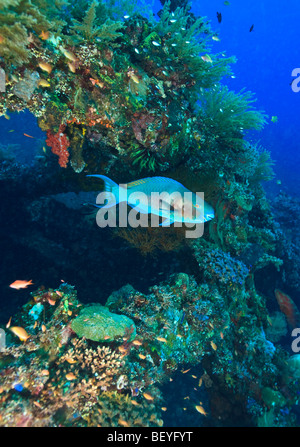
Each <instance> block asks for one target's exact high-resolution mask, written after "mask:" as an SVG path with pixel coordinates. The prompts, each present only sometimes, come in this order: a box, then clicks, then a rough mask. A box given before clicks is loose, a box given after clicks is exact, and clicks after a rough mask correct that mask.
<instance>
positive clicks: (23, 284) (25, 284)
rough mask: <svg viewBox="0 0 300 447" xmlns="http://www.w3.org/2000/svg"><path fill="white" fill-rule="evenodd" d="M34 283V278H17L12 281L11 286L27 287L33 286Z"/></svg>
mask: <svg viewBox="0 0 300 447" xmlns="http://www.w3.org/2000/svg"><path fill="white" fill-rule="evenodd" d="M32 284H33V282H32V279H31V280H30V281H23V280H21V279H17V281H15V282H13V283H11V284H10V285H9V287H11V288H12V289H17V290H19V289H26V287H28V286H31V285H32Z"/></svg>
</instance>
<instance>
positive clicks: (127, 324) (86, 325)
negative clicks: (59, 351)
mask: <svg viewBox="0 0 300 447" xmlns="http://www.w3.org/2000/svg"><path fill="white" fill-rule="evenodd" d="M71 327H72V329H73V331H74V332H75V333H76V334H77V335H78V337H80V338H81V337H84V338H86V339H88V340H93V341H105V340H115V339H117V338H119V339H122V338H123V337H125V336H126V334H127V335H129V339H131V338H135V325H134V322H133V321H132V320H130V319H129V318H127V317H125V316H124V315H117V314H113V313H111V312H109V310H108V309H107V308H106V307H104V306H99V305H97V304H95V305H93V306H90V307H85V308H84V309H83V310H82V311H81V312H80V313H79V315H78V317H76V318H75V320H73V322H72V325H71Z"/></svg>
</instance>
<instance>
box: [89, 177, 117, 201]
mask: <svg viewBox="0 0 300 447" xmlns="http://www.w3.org/2000/svg"><path fill="white" fill-rule="evenodd" d="M87 177H96V178H100V179H101V180H103V181H104V196H105V199H106V200H107V203H106V204H105V205H103V206H101V205H100V206H99V205H95V206H96V207H97V208H111V207H112V206H115V205H117V204H118V203H119V201H120V200H119V185H118V184H117V183H116V182H114V181H113V180H111V179H110V178H109V177H106V175H98V174H93V175H87Z"/></svg>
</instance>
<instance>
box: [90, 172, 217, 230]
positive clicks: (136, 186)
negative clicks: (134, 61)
mask: <svg viewBox="0 0 300 447" xmlns="http://www.w3.org/2000/svg"><path fill="white" fill-rule="evenodd" d="M87 177H97V178H100V179H102V180H103V181H104V184H105V188H104V189H105V192H104V193H103V194H104V198H105V199H106V200H107V203H106V204H105V205H100V206H98V208H110V207H112V206H114V205H116V204H118V203H120V202H127V204H128V205H130V206H132V207H134V208H135V210H137V211H139V212H140V213H143V214H155V215H157V216H161V217H164V218H165V220H164V221H163V222H162V224H161V225H162V226H169V225H171V224H172V223H174V222H182V223H191V224H197V223H204V222H207V221H208V220H211V219H213V218H214V210H213V208H212V207H211V206H210V205H209V204H208V203H206V202H205V201H204V200H202V199H201V198H200V197H199V196H198V195H197V194H195V193H193V192H191V191H190V190H188V189H187V188H186V187H185V186H183V185H182V184H181V183H179V182H177V181H176V180H173V179H171V178H167V177H147V178H143V179H140V180H136V181H133V182H131V183H127V184H122V186H119V185H118V184H117V183H115V182H114V181H113V180H111V179H110V178H108V177H106V176H105V175H96V174H95V175H88V176H87ZM155 193H156V194H157V195H159V200H153V197H155Z"/></svg>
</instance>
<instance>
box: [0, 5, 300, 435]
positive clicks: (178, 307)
mask: <svg viewBox="0 0 300 447" xmlns="http://www.w3.org/2000/svg"><path fill="white" fill-rule="evenodd" d="M162 3H163V8H162V10H161V11H160V12H159V18H157V17H154V16H153V14H152V13H151V10H150V9H149V8H148V9H147V7H146V6H138V4H137V2H128V1H125V0H122V1H114V0H112V1H110V2H104V1H96V0H93V1H91V0H81V1H79V2H75V3H74V4H73V5H71V4H69V3H68V2H67V3H65V2H60V1H59V2H54V3H53V4H52V5H48V3H47V5H46V4H45V2H44V1H43V0H31V1H29V0H12V1H10V2H9V1H6V0H2V1H1V0H0V7H1V8H0V9H1V11H0V68H2V69H4V70H5V73H6V92H5V94H3V95H2V96H1V98H0V115H5V114H6V112H7V111H11V112H19V111H23V110H29V111H30V112H31V113H32V114H33V115H34V116H35V117H36V118H37V119H38V124H39V126H40V128H41V129H42V130H43V131H44V132H46V135H47V138H46V143H47V145H48V146H49V147H50V148H51V152H52V153H53V154H54V155H55V156H56V157H58V164H59V166H60V167H63V168H65V169H61V170H60V169H59V168H58V167H57V166H56V164H57V158H55V157H54V156H52V154H51V153H50V150H49V151H48V152H49V153H48V152H47V150H46V149H45V150H43V153H44V154H45V155H41V156H40V159H39V162H38V161H36V162H35V163H33V166H30V167H24V166H22V164H21V163H19V161H18V160H16V155H15V152H16V153H17V150H16V151H14V153H13V154H11V155H9V154H8V148H6V147H4V146H1V148H0V149H1V154H0V155H1V160H0V161H1V164H0V182H1V194H2V197H3V198H5V196H6V195H8V196H9V194H10V196H9V197H13V199H14V201H16V204H15V205H14V208H12V207H11V208H9V201H8V200H7V201H6V202H5V204H6V205H7V206H6V209H5V212H6V216H8V217H9V218H7V222H6V223H5V225H4V227H3V229H2V230H1V238H2V239H3V241H5V243H6V244H7V252H8V253H10V252H11V246H13V247H18V248H19V247H22V248H23V247H24V248H26V250H25V251H26V255H25V256H26V259H27V258H28V259H33V258H34V259H35V262H36V264H38V267H37V268H36V270H35V274H36V276H38V277H39V278H40V281H41V282H40V284H42V283H43V282H44V283H45V284H49V277H50V276H51V277H52V278H55V281H57V278H61V277H65V276H64V275H65V274H67V276H69V277H72V278H74V282H75V281H76V288H77V287H78V290H80V291H81V293H82V290H84V293H82V295H80V296H83V297H84V299H86V300H87V301H90V303H89V304H88V303H85V304H83V303H81V302H79V300H78V297H77V293H76V291H75V287H72V286H70V285H69V284H67V283H66V282H65V281H64V280H62V284H61V285H60V287H59V288H55V287H53V288H49V286H48V285H47V287H44V286H41V287H39V288H38V289H37V290H36V291H34V292H32V293H31V295H29V293H28V295H29V296H28V297H27V298H28V303H27V304H25V305H23V306H22V309H21V311H20V312H18V313H16V314H14V315H13V317H12V326H11V327H10V328H9V325H10V322H9V324H7V326H8V327H4V325H3V329H5V330H6V329H7V347H6V348H5V349H4V350H3V351H1V352H0V402H1V418H0V425H1V426H79V427H81V426H84V427H86V426H109V427H132V426H150V427H159V426H162V425H163V424H164V423H165V421H170V419H171V418H172V422H173V424H174V425H175V426H176V424H177V426H179V425H180V424H181V422H182V420H184V421H185V422H186V424H194V425H195V426H198V425H204V424H205V423H207V424H210V425H221V424H223V425H230V424H231V423H234V424H236V423H237V421H238V423H239V424H240V425H242V424H245V425H256V426H270V425H286V426H288V425H295V415H294V414H293V411H292V409H293V406H294V405H295V404H297V403H298V394H299V391H300V390H299V383H298V382H299V374H298V363H299V359H298V357H297V358H296V356H293V357H289V354H288V352H287V351H285V350H284V348H283V347H282V346H281V345H280V344H279V341H280V337H281V336H284V335H285V332H286V322H285V319H284V317H283V315H282V313H281V314H279V313H275V314H274V313H271V314H270V315H269V308H270V311H271V308H272V307H274V304H275V306H276V309H278V306H277V303H276V301H275V297H274V290H275V289H276V290H277V292H276V293H277V296H278V293H279V288H280V289H282V290H286V288H285V287H284V286H285V285H287V286H288V290H287V292H288V293H290V289H292V292H293V293H291V296H294V292H295V290H296V289H297V287H298V286H299V274H298V273H297V272H298V271H299V269H298V270H297V269H295V265H297V264H298V263H299V256H298V254H299V253H298V252H299V246H300V241H299V237H298V236H297V235H295V234H293V229H294V228H295V226H296V225H297V223H298V220H299V219H298V217H299V216H300V214H299V213H298V211H299V209H300V207H299V203H298V202H297V201H294V200H293V199H291V198H289V197H287V196H286V195H285V194H284V193H281V194H280V195H279V196H278V198H277V200H276V201H275V207H274V209H273V211H272V210H271V208H270V205H269V203H268V201H267V199H266V196H265V192H264V189H263V187H262V182H263V181H266V180H270V179H272V177H273V171H272V160H271V158H270V154H269V152H268V151H267V150H265V149H264V148H262V147H261V146H259V145H258V144H255V143H250V142H247V131H248V130H260V129H261V128H262V127H263V126H264V125H265V123H266V115H265V113H264V112H260V111H257V110H256V109H255V108H254V107H253V103H254V97H253V95H252V94H251V93H249V92H245V91H244V90H243V91H241V92H239V93H234V92H231V91H229V89H228V88H227V87H226V86H224V84H223V81H224V78H225V77H226V76H228V75H230V74H231V68H230V65H231V64H232V63H233V62H234V58H228V57H226V55H225V53H218V54H212V53H211V44H212V40H213V37H214V36H215V33H214V32H213V31H212V30H211V28H210V26H209V24H208V22H207V21H206V19H205V18H203V17H195V16H194V15H193V14H192V13H190V6H189V4H188V3H187V2H186V1H183V2H178V1H175V0H174V1H162ZM125 12H126V15H125ZM95 172H99V173H106V174H108V173H109V174H110V175H111V177H113V178H114V179H116V181H117V182H121V181H123V180H124V181H126V182H127V181H130V179H135V180H136V178H138V177H139V176H141V175H145V176H146V175H147V176H149V175H154V174H155V175H165V176H167V177H171V178H173V179H176V180H178V181H180V182H182V183H183V184H184V185H185V186H186V187H187V188H189V189H190V190H192V191H204V192H205V200H207V201H208V203H210V204H211V205H212V207H213V208H214V210H215V218H214V219H213V220H212V221H211V222H209V223H208V224H207V225H205V231H204V235H203V237H202V238H200V239H197V240H186V239H185V237H184V229H177V228H170V229H164V228H138V229H127V228H126V229H125V228H121V229H117V230H111V231H110V229H105V230H103V233H101V236H99V233H96V230H95V228H94V227H95V224H94V222H93V224H92V223H91V222H92V221H91V219H90V218H89V216H83V215H80V216H79V215H78V210H79V209H81V208H82V206H81V205H82V202H89V201H93V200H94V198H95V195H96V192H95V191H96V190H97V189H98V184H96V182H95V181H92V180H91V181H90V182H89V183H87V181H86V180H85V179H84V177H85V174H87V173H93V174H94V173H95ZM32 177H35V179H36V181H35V183H32V182H30V181H29V179H30V178H32ZM89 180H90V179H89ZM20 192H22V194H20ZM23 198H25V200H23ZM16 205H17V206H16ZM283 207H284V208H283ZM16 210H17V211H16ZM298 214H299V215H298ZM19 215H22V216H23V220H22V224H20V223H19V222H18V221H19V219H18V217H19ZM291 215H293V216H294V217H293V221H292V223H291V222H290V221H289V218H290V216H291ZM286 216H289V217H288V219H287V217H286ZM297 219H298V220H297ZM276 220H277V221H279V222H280V224H278V223H277V222H276ZM10 222H12V223H10ZM29 223H30V224H29ZM10 225H11V226H12V228H13V229H14V230H15V231H14V234H13V236H7V233H9V231H8V227H9V226H10ZM93 225H94V227H93ZM87 229H88V230H89V231H87ZM286 229H287V230H288V231H287V232H286V231H285V230H286ZM97 230H98V229H97ZM106 230H107V231H106ZM98 231H99V230H98ZM283 233H285V235H283ZM114 236H119V237H118V238H115V237H114ZM122 239H124V240H125V241H126V242H127V243H125V242H124V241H123V240H122ZM14 244H15V245H14ZM129 245H130V246H129ZM149 255H151V258H150V256H149ZM9 259H11V258H9ZM6 264H7V263H6ZM20 264H21V262H20ZM41 266H42V267H43V268H41ZM44 266H47V268H46V269H44ZM18 267H19V268H20V266H18ZM5 268H6V266H2V267H1V269H2V272H3V276H7V275H6V273H7V272H6V270H5ZM22 268H23V269H24V265H22ZM137 269H139V270H138V272H139V273H137ZM183 269H185V270H183ZM99 271H101V275H100V274H99ZM112 271H113V272H118V273H117V274H116V275H112V273H111V272H112ZM74 272H75V273H74ZM178 272H180V273H178ZM269 272H271V274H269ZM274 272H276V279H275V280H274ZM277 272H280V273H282V275H281V274H277ZM172 273H174V274H173V275H172ZM43 275H44V276H43ZM99 277H100V278H101V286H100V285H99V282H100V281H99ZM91 278H92V279H91ZM95 278H96V279H95ZM160 279H164V281H161V280H160ZM131 280H133V281H134V283H133V282H132V281H131ZM68 282H69V280H68ZM56 283H57V282H56ZM128 283H132V285H128ZM83 284H84V286H85V287H86V289H83V288H82V285H83ZM124 284H127V285H126V286H124ZM121 285H123V287H122V288H121V289H120V290H116V289H118V288H119V287H120V286H121ZM149 285H150V286H151V287H150V289H149V291H148V290H147V289H148V286H149ZM89 287H90V289H89ZM87 290H88V292H89V293H86V292H87ZM113 290H114V292H113V293H112V291H113ZM25 293H27V292H25ZM280 293H281V292H280ZM78 296H79V295H78ZM95 297H97V298H95ZM107 297H108V298H107ZM266 297H269V301H267V299H266ZM95 300H96V301H97V300H99V303H95ZM104 300H106V303H103V302H104ZM100 302H101V303H102V304H105V306H102V305H101V304H100ZM91 303H92V304H91ZM279 304H281V306H280V308H281V310H282V312H284V313H285V315H286V317H287V319H288V322H289V323H290V324H291V325H296V324H297V321H298V319H299V315H298V314H299V311H298V310H297V306H296V304H295V303H293V301H292V299H291V298H289V297H288V295H286V294H283V293H281V298H280V300H279ZM5 305H6V306H7V304H5ZM273 310H274V309H272V311H273ZM9 311H10V308H9V309H8V310H7V312H9ZM9 315H12V313H10V314H9ZM16 328H18V329H17V330H16ZM9 329H11V330H9ZM20 331H21V332H22V333H23V336H21V337H19V338H18V333H19V335H20ZM24 331H25V332H24ZM24 334H25V336H24ZM175 382H176V384H178V388H179V389H181V390H187V395H186V396H184V397H182V399H181V395H180V399H179V401H180V408H179V403H178V412H176V411H175V410H174V411H172V410H171V413H169V412H168V408H167V407H166V406H165V405H166V404H165V402H166V401H168V399H169V401H170V402H172V398H170V397H168V393H169V392H170V390H171V392H174V387H172V383H173V385H174V383H175ZM166 396H167V397H166ZM203 396H204V397H203ZM183 400H186V401H189V402H184V401H183ZM199 402H205V404H204V403H202V404H199ZM202 405H203V406H202ZM187 410H188V411H187ZM162 412H163V413H162ZM185 412H186V413H187V414H188V413H189V415H188V416H184V413H185ZM170 414H171V416H170ZM191 414H192V416H191ZM204 420H205V422H204Z"/></svg>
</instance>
